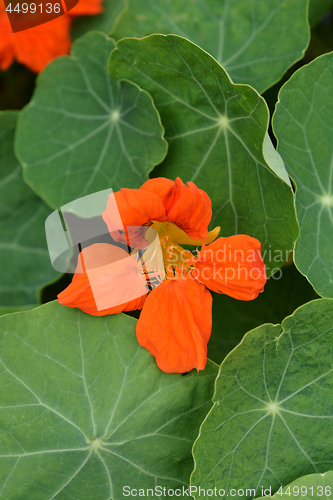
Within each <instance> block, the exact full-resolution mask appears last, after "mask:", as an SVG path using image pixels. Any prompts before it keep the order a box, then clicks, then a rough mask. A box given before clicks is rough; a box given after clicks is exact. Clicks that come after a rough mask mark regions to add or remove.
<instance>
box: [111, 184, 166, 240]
mask: <svg viewBox="0 0 333 500" xmlns="http://www.w3.org/2000/svg"><path fill="white" fill-rule="evenodd" d="M114 202H116V205H117V208H118V211H119V214H120V217H121V221H122V225H123V227H128V226H129V227H131V226H132V227H133V226H143V225H144V224H147V222H150V221H152V220H158V221H161V222H163V221H165V220H166V215H165V208H164V205H163V203H162V201H161V199H160V198H159V196H158V195H156V194H154V193H151V194H150V195H149V196H147V193H146V192H145V191H141V190H140V189H128V188H122V189H121V190H120V191H117V192H116V193H112V194H110V196H109V199H108V202H107V206H106V210H105V211H104V212H103V214H102V217H103V219H104V222H105V223H106V225H107V226H108V229H109V231H110V233H111V234H112V233H113V232H117V230H119V229H122V228H121V227H119V216H118V212H117V210H115V203H114Z"/></svg>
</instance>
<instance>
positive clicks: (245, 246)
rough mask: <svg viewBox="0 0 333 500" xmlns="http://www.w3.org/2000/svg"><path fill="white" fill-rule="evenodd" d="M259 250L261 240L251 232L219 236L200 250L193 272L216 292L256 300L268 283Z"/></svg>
mask: <svg viewBox="0 0 333 500" xmlns="http://www.w3.org/2000/svg"><path fill="white" fill-rule="evenodd" d="M260 250H261V244H260V242H259V241H258V240H256V239H255V238H252V237H251V236H247V235H243V234H238V235H236V236H230V237H229V238H218V239H217V240H215V241H214V242H213V243H211V244H210V245H207V246H206V247H204V248H203V249H202V250H201V251H200V252H198V255H197V259H195V269H194V270H193V276H195V277H196V278H197V279H199V281H201V282H202V283H204V284H205V285H206V286H207V287H208V288H210V289H211V290H213V291H214V292H219V293H224V294H226V295H229V296H230V297H234V298H235V299H238V300H253V299H255V298H256V297H257V296H258V294H259V293H260V292H262V291H263V289H264V285H265V283H266V272H265V265H264V262H263V260H262V257H261V252H260Z"/></svg>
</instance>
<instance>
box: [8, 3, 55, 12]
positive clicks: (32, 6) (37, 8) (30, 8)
mask: <svg viewBox="0 0 333 500" xmlns="http://www.w3.org/2000/svg"><path fill="white" fill-rule="evenodd" d="M13 5H14V4H13ZM6 11H7V12H9V13H12V12H17V13H18V14H19V13H20V12H21V13H22V14H27V13H28V12H29V13H30V14H35V12H40V13H41V14H43V12H44V13H46V14H53V13H54V14H60V12H61V7H60V3H55V4H52V3H47V4H46V5H43V4H42V3H40V4H36V3H29V4H28V3H22V4H21V5H20V4H19V3H17V4H16V5H15V7H12V4H11V3H10V4H9V5H8V7H7V8H6Z"/></svg>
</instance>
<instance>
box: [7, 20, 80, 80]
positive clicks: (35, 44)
mask: <svg viewBox="0 0 333 500" xmlns="http://www.w3.org/2000/svg"><path fill="white" fill-rule="evenodd" d="M70 24H71V20H70V18H69V17H68V16H64V15H63V16H60V17H57V18H56V19H53V20H52V21H49V22H48V23H44V24H41V25H40V26H35V27H34V28H30V29H28V30H24V31H20V32H18V33H15V34H12V37H13V44H14V50H15V56H16V59H17V60H18V61H19V62H20V63H22V64H24V65H25V66H27V67H28V68H29V69H30V70H32V71H34V72H35V73H39V72H40V71H42V70H43V69H44V68H45V66H46V65H47V64H48V63H49V62H51V61H52V60H53V59H54V58H55V57H58V56H62V55H64V54H68V52H69V49H70V45H71V40H70V36H69V31H70Z"/></svg>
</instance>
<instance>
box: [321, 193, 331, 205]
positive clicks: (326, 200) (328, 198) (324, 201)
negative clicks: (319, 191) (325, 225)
mask: <svg viewBox="0 0 333 500" xmlns="http://www.w3.org/2000/svg"><path fill="white" fill-rule="evenodd" d="M321 202H322V204H323V205H325V206H326V207H330V206H333V196H329V195H328V194H327V195H325V196H322V197H321Z"/></svg>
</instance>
